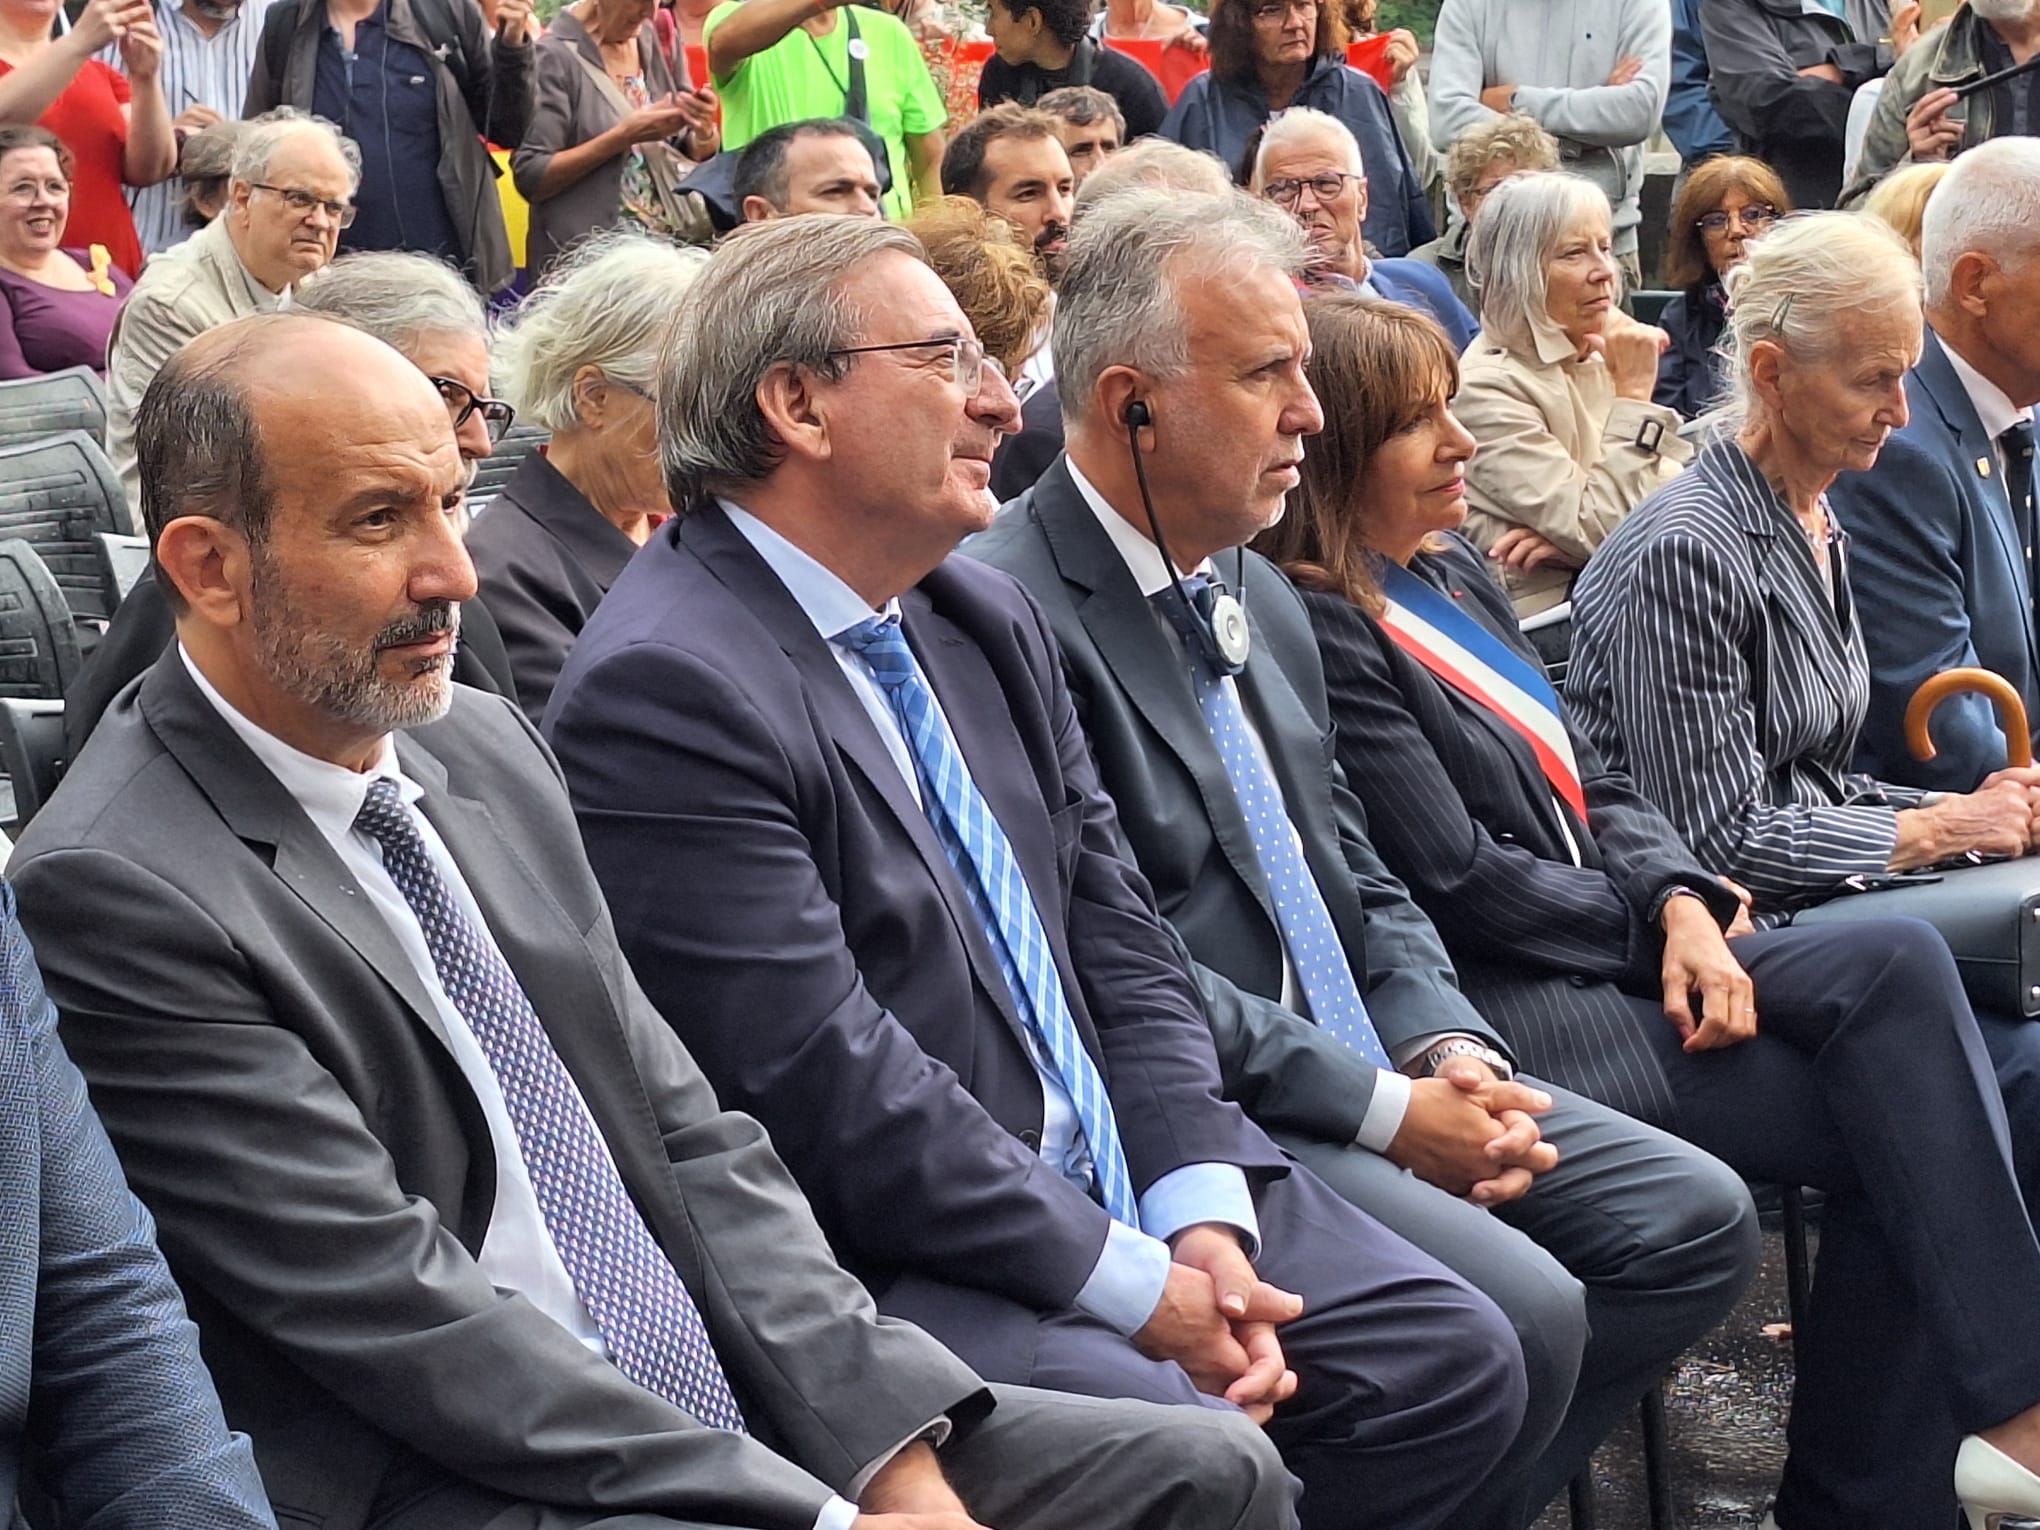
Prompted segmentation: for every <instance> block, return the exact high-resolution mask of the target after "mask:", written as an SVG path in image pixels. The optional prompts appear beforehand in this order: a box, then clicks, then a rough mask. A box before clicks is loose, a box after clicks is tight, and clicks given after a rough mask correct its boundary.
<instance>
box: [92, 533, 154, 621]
mask: <svg viewBox="0 0 2040 1530" xmlns="http://www.w3.org/2000/svg"><path fill="white" fill-rule="evenodd" d="M92 543H93V546H95V547H96V548H97V549H98V550H99V576H100V581H101V584H102V585H103V587H104V589H105V592H106V599H107V603H108V605H109V607H112V606H118V605H119V604H120V603H121V602H122V601H123V600H126V599H127V596H128V591H129V590H132V589H133V588H134V587H135V581H136V580H138V579H140V578H141V577H142V575H144V574H146V573H147V572H148V571H149V539H148V538H147V537H130V536H123V535H121V534H120V533H119V532H116V531H102V532H100V533H99V535H98V536H96V537H94V538H93V539H92Z"/></svg>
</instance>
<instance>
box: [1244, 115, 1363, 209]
mask: <svg viewBox="0 0 2040 1530" xmlns="http://www.w3.org/2000/svg"><path fill="white" fill-rule="evenodd" d="M1300 143H1332V144H1335V145H1337V146H1338V147H1339V148H1340V149H1342V150H1343V151H1344V152H1345V155H1346V162H1347V163H1348V164H1350V165H1351V166H1352V167H1353V173H1354V174H1355V175H1358V176H1361V177H1365V176H1366V174H1367V161H1366V160H1365V159H1363V158H1362V157H1361V155H1360V140H1359V139H1357V138H1355V137H1354V136H1353V130H1352V129H1351V128H1349V127H1347V126H1346V124H1345V123H1343V122H1341V121H1340V120H1339V119H1338V118H1337V117H1334V116H1333V115H1332V114H1331V113H1330V112H1321V111H1319V110H1318V109H1317V108H1316V107H1314V106H1292V107H1290V108H1289V110H1288V111H1286V112H1278V113H1277V114H1276V115H1275V116H1274V117H1273V118H1271V119H1270V120H1269V123H1268V130H1267V131H1266V132H1265V133H1263V134H1262V135H1261V147H1260V148H1258V149H1256V150H1255V151H1254V190H1256V191H1259V190H1260V189H1261V187H1262V186H1263V185H1264V184H1265V183H1266V182H1267V179H1268V155H1269V153H1270V152H1271V151H1273V150H1275V149H1286V148H1289V147H1290V146H1291V145H1293V144H1300Z"/></svg>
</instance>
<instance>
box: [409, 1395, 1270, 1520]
mask: <svg viewBox="0 0 2040 1530" xmlns="http://www.w3.org/2000/svg"><path fill="white" fill-rule="evenodd" d="M850 1384H851V1385H859V1386H862V1385H870V1386H874V1387H882V1386H884V1385H885V1378H884V1377H882V1376H874V1377H871V1378H869V1380H868V1381H866V1380H862V1379H860V1380H859V1381H857V1382H854V1383H850ZM993 1390H994V1392H995V1393H996V1395H997V1397H998V1403H997V1406H995V1407H994V1408H993V1409H992V1411H991V1412H990V1413H989V1414H987V1415H986V1416H985V1417H984V1418H982V1419H980V1420H978V1421H976V1422H974V1423H972V1424H970V1425H968V1426H965V1427H960V1428H958V1429H957V1430H956V1431H955V1433H954V1434H952V1435H951V1436H950V1438H949V1440H948V1442H947V1443H946V1444H944V1445H943V1446H942V1448H941V1452H940V1460H941V1463H942V1470H943V1474H944V1475H945V1476H946V1477H947V1478H948V1479H949V1482H950V1485H951V1486H952V1487H954V1488H955V1489H956V1493H957V1496H958V1497H959V1498H961V1499H962V1500H963V1501H964V1503H965V1505H966V1506H968V1508H969V1509H970V1512H971V1516H972V1518H974V1519H976V1520H978V1521H979V1522H980V1523H983V1524H987V1525H995V1526H999V1527H1001V1530H1075V1527H1078V1526H1083V1527H1086V1530H1289V1527H1290V1526H1292V1525H1293V1524H1294V1522H1295V1521H1294V1511H1293V1509H1292V1507H1291V1504H1292V1500H1293V1498H1294V1494H1295V1483H1294V1482H1292V1481H1291V1480H1290V1477H1289V1474H1288V1473H1287V1472H1286V1471H1285V1470H1284V1469H1283V1466H1282V1460H1281V1457H1280V1456H1278V1455H1277V1454H1276V1452H1275V1448H1274V1446H1273V1445H1272V1444H1271V1443H1270V1441H1269V1440H1268V1438H1267V1437H1266V1436H1265V1435H1264V1434H1263V1433H1262V1432H1261V1431H1260V1430H1258V1429H1256V1428H1254V1427H1253V1425H1251V1424H1249V1423H1248V1422H1247V1420H1246V1417H1245V1415H1243V1414H1241V1413H1239V1412H1237V1411H1235V1410H1232V1409H1226V1410H1223V1411H1220V1410H1216V1409H1204V1408H1158V1407H1154V1406H1152V1405H1150V1404H1148V1403H1141V1402H1122V1401H1102V1400H1100V1399H1097V1398H1091V1397H1060V1396H1055V1395H1053V1394H1049V1393H1043V1392H1034V1391H1029V1390H1027V1389H1026V1388H1022V1387H995V1388H994V1389H993ZM370 1530H717V1527H714V1526H705V1525H697V1524H694V1523H692V1522H683V1521H680V1520H677V1519H668V1518H666V1517H664V1516H663V1515H659V1514H652V1513H633V1512H611V1511H605V1510H601V1509H571V1508H561V1507H558V1506H554V1505H547V1504H536V1503H523V1502H519V1501H518V1500H516V1499H513V1498H511V1497H509V1496H507V1495H505V1494H502V1493H497V1492H493V1491H491V1490H489V1489H487V1488H483V1487H479V1486H476V1485H475V1484H473V1483H467V1482H446V1483H442V1484H441V1485H439V1486H437V1487H432V1488H427V1489H425V1490H423V1491H420V1492H417V1493H415V1494H407V1495H406V1497H405V1501H404V1502H403V1504H402V1505H401V1506H400V1507H394V1508H390V1509H387V1510H385V1511H383V1512H379V1513H378V1514H377V1515H376V1517H375V1519H374V1520H373V1521H372V1522H371V1525H370Z"/></svg>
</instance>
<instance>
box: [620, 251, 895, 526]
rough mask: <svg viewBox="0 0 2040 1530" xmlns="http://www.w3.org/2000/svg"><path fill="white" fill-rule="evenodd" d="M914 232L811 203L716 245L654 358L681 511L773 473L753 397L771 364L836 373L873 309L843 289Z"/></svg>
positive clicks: (773, 458) (664, 439) (665, 452)
mask: <svg viewBox="0 0 2040 1530" xmlns="http://www.w3.org/2000/svg"><path fill="white" fill-rule="evenodd" d="M888 250H897V251H898V252H899V253H900V254H902V255H907V256H911V257H912V258H913V259H915V260H925V259H926V256H925V253H924V252H923V250H922V248H921V241H920V240H918V239H916V238H915V237H914V236H913V235H912V234H911V233H909V232H907V230H905V229H903V228H899V227H896V226H895V225H893V224H890V223H881V222H878V221H877V220H876V219H871V218H839V217H830V216H826V215H822V214H816V213H809V214H805V215H803V216H800V217H794V218H776V219H773V220H772V221H770V222H767V223H747V224H745V225H744V226H742V227H741V228H739V229H737V230H736V232H734V233H733V234H731V235H730V236H729V237H728V238H727V239H725V240H723V242H722V243H721V244H720V245H719V246H718V247H717V249H716V251H715V253H714V254H713V255H711V256H710V257H709V259H708V262H707V264H706V265H704V266H703V267H702V268H701V274H700V275H699V276H698V277H697V278H696V279H695V282H694V285H693V286H692V287H691V288H690V289H689V290H688V293H687V296H686V297H685V298H684V299H682V300H681V303H680V306H679V310H678V313H677V314H676V316H675V318H674V321H673V325H672V329H671V334H670V338H669V340H668V341H667V345H666V351H665V354H664V356H663V358H662V359H661V361H660V363H659V386H658V388H657V389H656V392H657V394H658V399H659V453H660V460H661V462H662V464H663V465H664V467H665V472H666V492H667V495H668V497H669V498H670V499H671V500H672V502H673V507H674V508H675V509H676V510H677V511H679V512H680V513H681V514H683V515H684V514H686V513H687V512H688V511H689V510H691V509H693V508H694V507H695V506H697V505H699V504H700V503H702V501H704V500H705V499H707V498H708V497H710V496H712V495H715V494H720V493H727V492H730V491H731V490H734V489H737V488H740V487H741V486H742V485H744V484H748V483H758V482H761V481H762V480H764V479H766V478H768V477H770V476H771V474H772V472H773V470H774V469H776V468H777V467H778V465H779V461H780V453H781V450H782V447H781V443H780V441H779V440H778V438H777V437H776V436H774V435H773V433H772V427H771V425H770V423H769V422H768V421H767V420H766V418H765V411H764V410H763V409H762V408H760V407H759V404H758V389H759V386H760V385H761V384H762V383H763V382H764V381H765V379H766V377H767V376H768V375H769V374H770V373H771V372H772V371H773V370H774V369H775V368H777V367H782V366H794V367H802V368H805V369H807V370H808V371H811V372H815V373H817V374H819V375H820V376H822V377H825V378H828V379H829V380H831V381H834V380H837V379H839V378H841V377H842V376H843V375H844V373H845V372H846V371H847V370H848V363H847V361H846V360H845V358H843V357H842V356H840V355H837V354H834V353H836V352H839V351H841V350H842V349H843V348H844V347H845V346H849V345H855V344H856V343H857V342H858V340H859V339H860V338H861V337H862V335H863V332H864V328H865V325H866V324H867V323H868V321H869V316H868V315H867V314H866V313H865V312H864V311H863V310H862V309H861V308H860V307H859V306H858V305H857V304H855V303H853V302H851V301H850V299H849V298H848V297H847V296H846V295H845V291H844V288H845V286H846V284H847V283H848V281H849V279H850V277H851V275H852V273H853V272H855V270H856V269H857V267H859V266H861V265H862V264H863V263H864V262H865V261H867V260H870V259H872V258H873V257H874V256H878V255H882V254H884V253H885V252H886V251H888Z"/></svg>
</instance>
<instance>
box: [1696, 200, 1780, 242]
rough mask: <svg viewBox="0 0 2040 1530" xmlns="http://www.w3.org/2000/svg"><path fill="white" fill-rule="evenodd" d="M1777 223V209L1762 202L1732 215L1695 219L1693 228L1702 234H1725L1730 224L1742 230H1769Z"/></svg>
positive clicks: (1713, 215) (1722, 213)
mask: <svg viewBox="0 0 2040 1530" xmlns="http://www.w3.org/2000/svg"><path fill="white" fill-rule="evenodd" d="M1777 221H1778V209H1777V208H1775V207H1772V206H1770V205H1769V204H1767V203H1764V202H1752V203H1751V204H1750V205H1749V206H1748V207H1744V208H1740V209H1738V210H1737V211H1735V212H1732V213H1727V212H1711V213H1707V214H1706V215H1704V216H1703V217H1699V218H1695V219H1694V220H1693V227H1695V228H1697V229H1698V230H1700V232H1701V233H1703V234H1725V233H1727V232H1728V226H1729V224H1730V223H1740V224H1742V226H1743V227H1744V228H1769V227H1770V226H1771V225H1772V224H1773V223H1776V222H1777Z"/></svg>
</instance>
